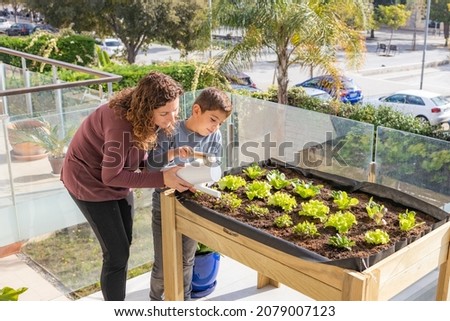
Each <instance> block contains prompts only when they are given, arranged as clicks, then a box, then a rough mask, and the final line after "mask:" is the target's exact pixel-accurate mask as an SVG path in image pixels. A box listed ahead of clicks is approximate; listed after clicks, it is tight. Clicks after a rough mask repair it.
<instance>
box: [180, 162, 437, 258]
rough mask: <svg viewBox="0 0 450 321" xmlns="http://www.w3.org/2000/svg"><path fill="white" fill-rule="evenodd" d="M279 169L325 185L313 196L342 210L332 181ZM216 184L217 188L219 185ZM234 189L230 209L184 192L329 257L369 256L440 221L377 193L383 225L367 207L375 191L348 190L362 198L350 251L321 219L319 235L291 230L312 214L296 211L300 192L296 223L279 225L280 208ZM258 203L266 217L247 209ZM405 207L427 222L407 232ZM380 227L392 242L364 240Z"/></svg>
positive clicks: (356, 209) (294, 216) (294, 213)
mask: <svg viewBox="0 0 450 321" xmlns="http://www.w3.org/2000/svg"><path fill="white" fill-rule="evenodd" d="M278 169H279V170H280V171H282V172H284V173H285V175H286V178H288V179H292V178H296V177H298V178H300V179H301V180H304V181H307V182H312V183H313V184H314V185H323V188H322V189H321V192H320V194H319V195H317V196H315V197H314V198H313V199H316V200H320V201H323V202H324V203H325V204H326V205H327V206H328V207H329V208H330V213H329V214H333V213H336V212H337V211H339V210H338V208H337V206H336V204H334V203H333V197H332V196H331V192H332V190H336V187H334V186H333V185H332V184H329V183H328V182H326V181H324V180H322V179H318V178H312V177H308V178H305V177H303V176H302V175H301V173H299V172H298V171H294V170H292V169H290V168H285V167H279V168H278ZM238 175H239V176H241V177H243V178H245V179H246V180H247V181H248V182H250V181H251V180H250V179H249V178H248V177H247V176H246V175H245V174H243V173H241V174H238ZM213 187H215V188H217V186H213ZM291 190H292V187H291V186H288V187H287V188H285V189H283V190H282V191H284V192H289V191H291ZM274 192H275V191H274V189H273V188H272V193H274ZM222 193H229V191H222ZM233 193H236V194H237V195H238V196H239V198H240V199H242V204H241V206H240V207H239V208H238V209H237V210H231V209H230V208H229V207H224V206H223V204H221V203H220V201H218V200H217V199H216V198H214V197H212V196H209V195H207V194H202V193H196V194H192V193H190V192H188V193H183V196H186V198H188V199H191V200H194V201H195V202H197V203H198V204H200V205H202V206H203V207H206V208H209V209H212V210H214V211H216V212H218V213H221V214H223V215H227V216H231V217H233V218H234V219H236V220H238V221H241V222H243V223H246V224H248V225H251V226H253V227H255V228H257V229H260V230H262V231H264V232H266V233H270V234H272V235H274V236H276V237H279V238H282V239H284V240H286V241H289V242H291V243H294V244H296V245H297V246H299V247H302V248H305V249H307V250H309V251H312V252H315V253H317V254H319V255H321V256H323V257H326V258H328V259H330V260H339V259H346V258H356V257H358V258H367V257H369V256H371V255H373V254H376V253H379V252H382V251H384V250H386V249H388V248H390V247H392V246H394V245H395V244H396V243H397V242H400V241H401V240H408V241H409V242H410V241H411V240H415V239H417V238H419V237H421V236H422V235H424V234H426V233H428V232H429V231H431V229H432V225H433V223H436V222H437V221H438V219H436V218H434V217H432V216H430V215H427V214H425V213H423V212H420V211H417V210H414V209H408V208H407V207H405V206H402V205H400V204H398V203H394V202H393V201H390V200H386V199H377V197H375V196H374V197H373V201H375V202H377V203H378V204H383V205H384V206H385V208H387V213H386V214H385V215H384V220H385V221H386V224H385V225H381V226H380V225H377V224H376V223H375V221H374V220H372V219H371V218H369V216H368V214H367V211H366V209H365V208H366V205H367V203H368V202H369V199H370V198H371V197H372V195H369V194H366V193H362V192H352V193H349V196H351V197H356V198H357V199H358V200H359V204H358V205H357V206H355V207H351V209H350V211H351V212H352V213H353V214H354V215H355V216H356V220H357V222H358V224H356V225H354V226H353V227H352V228H351V229H350V230H349V232H348V234H347V237H349V238H350V239H351V240H353V241H355V242H356V245H354V246H353V247H352V249H351V251H349V250H346V249H343V248H336V247H334V246H331V245H329V244H328V239H329V237H330V236H333V235H336V230H335V229H334V228H332V227H324V226H323V224H322V223H320V222H319V221H318V220H314V223H316V225H317V227H318V231H319V233H320V236H317V237H303V236H300V235H297V234H294V233H292V227H293V226H295V225H296V224H298V223H299V222H302V221H304V220H311V218H307V217H305V216H300V215H298V214H297V213H298V211H299V210H301V203H302V202H305V201H308V200H305V199H302V198H301V197H300V196H298V195H296V194H294V193H291V195H296V196H295V197H296V200H297V204H298V206H297V208H295V209H294V210H293V211H292V212H290V213H289V215H290V216H291V218H292V221H293V225H292V226H291V227H286V228H279V227H277V226H275V224H274V219H275V218H276V217H277V216H280V215H283V214H285V213H284V212H283V211H282V210H281V209H280V208H278V207H273V206H268V205H266V202H265V201H264V200H259V199H253V201H250V200H249V199H248V198H247V196H246V194H245V188H243V187H241V188H239V189H238V190H237V191H236V192H233ZM255 203H256V204H257V205H259V206H262V207H267V208H268V209H269V214H268V215H265V216H263V217H257V216H255V215H252V214H249V213H246V211H245V210H244V209H245V208H246V207H247V205H249V204H255ZM406 209H408V210H409V211H411V210H414V212H416V222H417V223H420V222H425V224H421V225H420V226H418V227H415V228H414V229H413V230H410V231H408V232H403V231H401V230H400V228H399V223H398V214H399V213H402V212H405V210H406ZM377 228H378V229H382V230H384V231H386V232H387V233H388V234H389V237H390V242H389V243H388V244H385V245H376V246H374V245H370V244H367V243H366V242H365V241H364V234H365V233H366V232H367V231H368V230H375V229H377Z"/></svg>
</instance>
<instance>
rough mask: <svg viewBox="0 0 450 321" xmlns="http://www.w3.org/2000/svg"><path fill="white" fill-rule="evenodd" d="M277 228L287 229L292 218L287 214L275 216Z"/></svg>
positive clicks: (290, 224)
mask: <svg viewBox="0 0 450 321" xmlns="http://www.w3.org/2000/svg"><path fill="white" fill-rule="evenodd" d="M274 223H275V225H276V226H277V227H289V226H292V224H293V223H292V218H291V217H290V216H289V215H288V214H283V215H280V216H277V217H276V218H275V220H274Z"/></svg>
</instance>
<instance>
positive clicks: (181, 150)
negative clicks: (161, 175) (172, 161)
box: [174, 146, 194, 159]
mask: <svg viewBox="0 0 450 321" xmlns="http://www.w3.org/2000/svg"><path fill="white" fill-rule="evenodd" d="M174 151H175V153H174V154H175V155H174V156H175V157H177V156H178V157H179V158H181V159H188V158H191V157H194V149H193V148H192V147H190V146H181V147H178V148H176V149H175V150H174Z"/></svg>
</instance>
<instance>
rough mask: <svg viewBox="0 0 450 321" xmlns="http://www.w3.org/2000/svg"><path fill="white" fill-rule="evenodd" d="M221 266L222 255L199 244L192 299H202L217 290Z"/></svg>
mask: <svg viewBox="0 0 450 321" xmlns="http://www.w3.org/2000/svg"><path fill="white" fill-rule="evenodd" d="M219 266H220V254H219V253H218V252H216V251H214V250H213V249H211V248H209V247H208V246H206V245H204V244H202V243H198V244H197V251H196V252H195V260H194V272H193V274H192V293H191V297H192V298H202V297H204V296H207V295H208V294H211V293H212V292H213V291H214V289H215V288H216V284H217V280H216V278H217V274H218V272H219Z"/></svg>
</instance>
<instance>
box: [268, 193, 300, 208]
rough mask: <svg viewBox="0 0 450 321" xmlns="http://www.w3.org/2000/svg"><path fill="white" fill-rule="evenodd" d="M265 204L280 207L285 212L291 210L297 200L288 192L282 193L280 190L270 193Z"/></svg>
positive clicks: (295, 205)
mask: <svg viewBox="0 0 450 321" xmlns="http://www.w3.org/2000/svg"><path fill="white" fill-rule="evenodd" d="M267 204H269V205H273V206H278V207H281V208H282V209H283V211H285V212H286V213H289V212H291V211H292V210H293V209H294V208H295V207H297V201H296V200H295V198H294V197H292V196H291V195H289V194H288V193H283V192H280V191H278V192H276V193H275V194H273V195H270V196H269V198H268V200H267Z"/></svg>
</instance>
